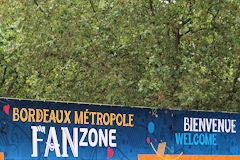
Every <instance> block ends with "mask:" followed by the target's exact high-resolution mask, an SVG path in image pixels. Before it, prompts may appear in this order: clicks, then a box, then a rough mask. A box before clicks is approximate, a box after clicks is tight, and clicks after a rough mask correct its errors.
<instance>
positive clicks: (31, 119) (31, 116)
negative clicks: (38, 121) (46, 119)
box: [28, 108, 35, 122]
mask: <svg viewBox="0 0 240 160" xmlns="http://www.w3.org/2000/svg"><path fill="white" fill-rule="evenodd" d="M28 112H29V115H28V122H35V118H34V116H35V110H34V109H32V108H29V109H28Z"/></svg>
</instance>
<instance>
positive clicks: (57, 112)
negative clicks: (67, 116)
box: [56, 110, 63, 123]
mask: <svg viewBox="0 0 240 160" xmlns="http://www.w3.org/2000/svg"><path fill="white" fill-rule="evenodd" d="M59 112H60V113H61V118H60V119H59ZM56 118H57V122H58V123H62V121H63V110H60V111H59V110H57V111H56Z"/></svg>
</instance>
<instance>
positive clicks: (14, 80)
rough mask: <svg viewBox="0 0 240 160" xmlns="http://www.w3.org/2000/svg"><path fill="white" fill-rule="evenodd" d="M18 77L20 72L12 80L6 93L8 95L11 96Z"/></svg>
mask: <svg viewBox="0 0 240 160" xmlns="http://www.w3.org/2000/svg"><path fill="white" fill-rule="evenodd" d="M17 78H18V74H16V75H15V77H14V78H13V79H12V81H11V83H10V85H9V87H8V90H7V93H6V96H7V97H9V96H11V91H12V89H13V86H14V83H15V82H16V80H17Z"/></svg>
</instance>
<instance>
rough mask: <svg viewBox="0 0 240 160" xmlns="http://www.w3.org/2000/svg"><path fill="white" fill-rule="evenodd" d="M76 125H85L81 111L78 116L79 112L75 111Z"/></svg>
mask: <svg viewBox="0 0 240 160" xmlns="http://www.w3.org/2000/svg"><path fill="white" fill-rule="evenodd" d="M75 124H83V112H82V111H81V112H80V114H79V116H78V111H75Z"/></svg>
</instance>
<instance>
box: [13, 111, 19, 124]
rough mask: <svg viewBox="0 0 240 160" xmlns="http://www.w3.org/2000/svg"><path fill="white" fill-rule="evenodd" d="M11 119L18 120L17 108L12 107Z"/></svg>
mask: <svg viewBox="0 0 240 160" xmlns="http://www.w3.org/2000/svg"><path fill="white" fill-rule="evenodd" d="M13 121H19V109H18V108H13Z"/></svg>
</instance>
